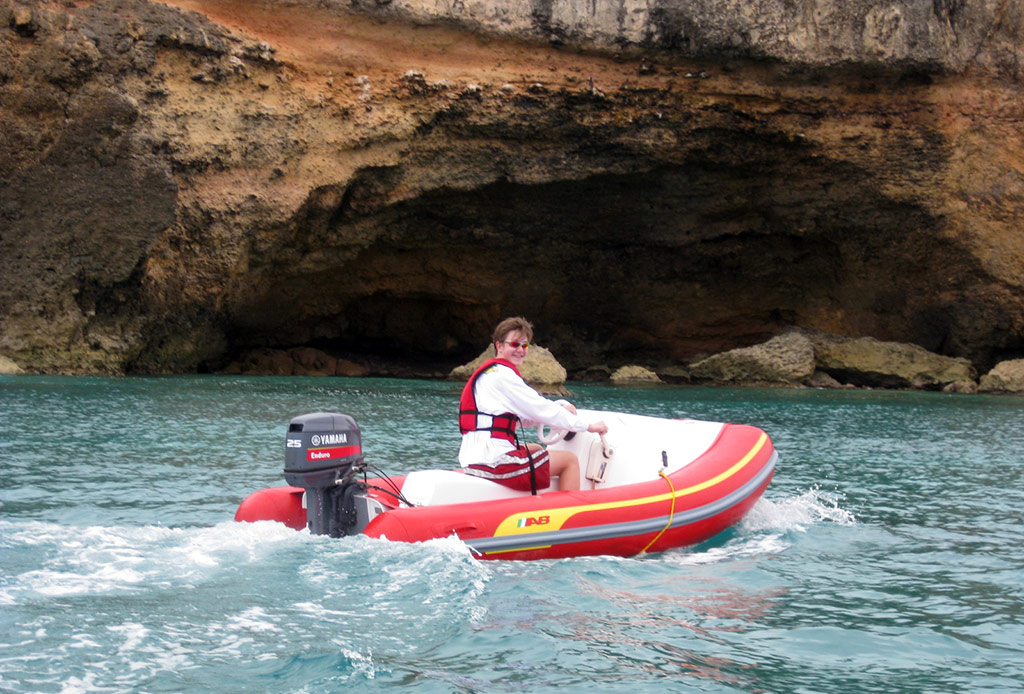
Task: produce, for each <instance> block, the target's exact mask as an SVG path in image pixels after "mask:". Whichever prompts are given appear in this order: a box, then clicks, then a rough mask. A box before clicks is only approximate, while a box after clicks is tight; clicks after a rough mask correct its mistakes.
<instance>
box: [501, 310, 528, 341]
mask: <svg viewBox="0 0 1024 694" xmlns="http://www.w3.org/2000/svg"><path fill="white" fill-rule="evenodd" d="M514 330H518V331H519V332H521V333H522V334H523V335H525V336H526V341H527V342H529V341H530V340H532V339H533V323H531V322H530V321H528V320H526V319H525V318H523V317H522V316H515V317H513V318H506V319H505V320H503V321H501V322H500V323H498V327H496V328H495V329H494V335H493V337H492V339H491V342H502V341H503V340H504V339H505V336H506V335H508V334H509V333H510V332H512V331H514Z"/></svg>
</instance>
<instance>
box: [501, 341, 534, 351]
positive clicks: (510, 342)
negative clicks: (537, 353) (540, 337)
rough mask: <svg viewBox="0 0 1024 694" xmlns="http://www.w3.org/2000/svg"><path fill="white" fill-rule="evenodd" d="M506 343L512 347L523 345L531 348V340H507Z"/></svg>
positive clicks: (516, 347)
mask: <svg viewBox="0 0 1024 694" xmlns="http://www.w3.org/2000/svg"><path fill="white" fill-rule="evenodd" d="M505 344H506V345H508V346H509V347H511V348H512V349H519V348H520V347H522V348H523V349H530V343H529V342H520V341H518V340H505Z"/></svg>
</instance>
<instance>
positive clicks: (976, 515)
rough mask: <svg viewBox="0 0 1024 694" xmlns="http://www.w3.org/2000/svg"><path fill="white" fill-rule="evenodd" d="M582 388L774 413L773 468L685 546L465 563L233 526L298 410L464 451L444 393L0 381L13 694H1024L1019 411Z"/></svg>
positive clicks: (842, 397)
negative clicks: (722, 527) (738, 508)
mask: <svg viewBox="0 0 1024 694" xmlns="http://www.w3.org/2000/svg"><path fill="white" fill-rule="evenodd" d="M573 390H574V392H575V395H574V397H573V400H574V402H576V403H577V404H578V405H580V406H583V407H587V408H595V409H612V410H620V411H628V412H638V413H641V414H651V415H657V416H666V417H695V418H699V419H713V420H725V421H733V422H743V423H751V424H756V425H758V426H761V427H762V428H763V429H765V430H766V431H767V432H768V433H769V434H770V435H771V436H772V438H773V440H774V442H775V445H776V447H777V448H778V450H779V452H780V456H781V458H780V463H779V467H778V470H777V473H776V477H775V480H774V481H773V483H772V485H771V486H770V487H769V489H768V492H767V493H766V495H765V498H764V499H762V500H761V501H760V502H759V503H758V505H757V506H756V507H755V508H754V510H753V512H752V513H751V514H750V516H748V518H747V519H746V521H745V522H744V523H743V524H742V525H741V526H739V527H737V528H735V529H733V530H731V531H729V532H727V533H725V534H724V535H722V536H719V537H718V538H715V539H714V540H712V541H710V542H708V543H706V544H704V545H702V546H699V547H696V548H689V549H685V550H676V551H672V552H668V553H664V554H660V555H650V556H646V557H644V558H641V559H618V558H608V557H588V558H582V559H569V560H559V561H544V562H478V561H476V560H474V559H472V558H471V557H470V555H469V552H468V551H467V550H466V549H465V548H464V547H463V546H462V545H461V544H460V543H458V542H457V541H454V540H441V541H436V542H431V543H426V544H421V545H403V544H398V543H388V542H386V541H381V540H370V539H368V538H364V537H357V538H345V539H341V540H331V539H328V538H322V537H311V536H309V535H308V534H307V533H296V532H293V531H291V530H287V529H285V528H283V527H282V526H279V525H276V524H272V523H257V524H236V523H233V522H232V521H231V518H232V515H233V514H234V511H235V508H236V506H237V505H238V502H239V501H240V500H241V499H242V498H243V497H244V496H245V495H246V494H247V493H248V492H250V491H253V490H256V489H259V488H262V487H267V486H275V485H278V484H281V483H282V479H281V476H280V468H281V465H282V462H283V451H284V430H285V427H286V425H287V422H288V420H289V419H290V418H291V417H293V416H295V415H297V414H302V413H304V412H312V411H316V410H324V409H326V410H335V411H340V412H345V413H348V414H351V415H352V416H354V417H355V418H356V420H357V421H358V422H359V424H360V426H361V428H362V430H363V438H364V448H365V453H366V456H367V458H368V459H369V460H370V461H372V462H374V463H376V464H378V465H380V466H381V467H383V468H384V469H386V470H387V471H388V472H394V473H401V472H407V471H410V470H414V469H419V468H425V467H432V466H437V465H444V466H448V465H454V456H455V451H456V448H457V445H458V432H457V430H456V429H455V422H454V414H453V413H454V411H455V408H456V404H457V389H456V387H455V386H453V385H452V384H445V383H430V382H419V381H400V380H379V379H315V378H309V379H304V378H281V379H275V378H222V377H174V378H122V379H105V378H64V377H0V470H2V473H3V475H2V479H0V504H2V505H0V691H3V692H64V693H72V692H200V691H201V692H333V691H343V690H344V691H347V690H349V689H350V688H353V687H355V688H356V691H380V690H391V689H394V688H397V687H402V688H403V689H408V690H409V691H415V692H431V693H433V692H444V693H447V692H555V691H558V692H592V693H599V692H631V693H632V692H638V691H669V692H780V693H781V692H786V693H789V692H1011V691H1013V692H1019V691H1022V690H1024V549H1022V548H1024V527H1022V517H1024V511H1022V508H1024V399H1022V398H1012V397H988V396H950V395H941V394H921V393H900V392H870V391H843V392H827V391H812V390H762V389H704V388H671V387H659V388H615V387H611V386H607V385H595V384H586V385H584V384H581V385H574V386H573Z"/></svg>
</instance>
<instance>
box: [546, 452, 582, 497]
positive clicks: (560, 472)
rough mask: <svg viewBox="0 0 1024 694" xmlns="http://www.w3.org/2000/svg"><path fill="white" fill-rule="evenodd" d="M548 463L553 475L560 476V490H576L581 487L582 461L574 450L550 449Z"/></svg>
mask: <svg viewBox="0 0 1024 694" xmlns="http://www.w3.org/2000/svg"><path fill="white" fill-rule="evenodd" d="M548 465H549V466H550V467H551V476H552V477H555V476H556V475H557V476H558V489H559V491H563V492H565V491H576V490H577V489H579V488H580V461H579V458H577V457H576V454H575V453H573V452H572V451H550V450H549V451H548Z"/></svg>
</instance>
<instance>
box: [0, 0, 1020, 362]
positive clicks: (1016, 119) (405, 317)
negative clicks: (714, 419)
mask: <svg viewBox="0 0 1024 694" xmlns="http://www.w3.org/2000/svg"><path fill="white" fill-rule="evenodd" d="M175 5H176V6H175ZM931 5H932V7H931V9H930V10H929V9H928V6H926V5H920V4H919V3H918V4H910V3H894V4H891V5H888V6H886V9H884V10H880V9H877V8H876V6H875V5H872V4H870V3H845V4H841V3H838V2H835V3H831V2H824V1H821V2H817V3H812V4H810V5H808V4H807V3H804V4H803V5H801V6H800V7H801V8H803V9H802V10H801V11H800V12H798V11H797V10H796V9H794V7H795V6H791V4H787V3H781V2H778V3H773V2H767V1H764V2H759V3H753V4H750V3H738V2H727V1H726V0H719V1H718V2H708V3H686V4H680V6H678V7H676V6H669V5H659V6H656V7H655V6H649V5H642V6H640V5H637V6H636V7H633V6H628V4H627V5H626V6H622V8H624V10H625V11H624V12H622V13H618V14H616V15H615V17H614V18H613V17H612V16H611V14H609V10H608V8H605V7H603V6H600V7H599V6H596V5H593V6H592V5H589V4H588V5H587V6H586V7H591V6H592V7H593V8H594V9H593V11H591V12H590V13H589V15H588V13H587V12H586V11H584V10H586V7H584V6H583V5H576V4H575V3H548V4H542V5H540V6H537V7H533V10H531V13H530V16H529V17H528V18H526V17H524V16H522V15H521V10H520V9H519V6H511V5H509V6H506V5H503V4H501V3H487V4H484V3H479V4H473V3H470V4H465V3H460V4H458V5H457V6H448V5H445V8H441V7H433V6H432V5H429V4H424V3H413V2H404V3H403V2H399V1H398V0H395V2H392V3H385V4H380V5H377V4H375V5H374V8H373V9H372V11H373V12H374V13H376V14H377V16H378V17H377V18H367V17H365V16H363V15H360V14H358V13H357V14H350V13H348V12H347V11H346V10H344V9H343V8H341V7H340V6H338V5H334V4H331V3H314V2H308V3H307V2H303V1H300V2H294V3H288V4H287V5H282V4H279V3H260V2H256V3H252V2H245V3H239V2H233V1H232V0H210V1H206V2H204V1H201V0H188V1H186V0H181V1H180V2H174V3H170V4H166V5H165V4H157V3H150V2H145V1H142V0H101V1H99V2H95V3H82V4H80V5H79V6H71V5H66V4H64V3H49V2H37V3H33V4H24V3H13V2H10V1H9V0H0V127H2V130H3V133H4V135H5V137H3V138H0V183H2V185H0V306H2V310H0V354H5V355H7V356H8V357H10V358H13V359H15V361H16V362H17V363H18V364H20V365H21V366H22V367H24V368H26V369H29V370H35V371H74V372H97V371H99V372H104V371H106V372H115V373H118V372H124V371H130V372H131V371H135V372H140V371H141V372H166V371H192V370H196V369H221V368H224V367H225V366H226V365H228V364H230V363H232V362H234V363H238V362H239V360H240V359H242V355H253V354H259V353H260V352H259V350H269V351H270V352H269V353H275V352H276V353H281V352H283V353H287V354H288V355H292V350H295V349H315V350H318V351H320V352H322V353H324V354H325V355H327V356H329V357H337V356H339V355H342V354H344V355H348V356H349V357H358V355H360V354H362V355H371V354H372V355H377V356H378V357H381V356H383V358H389V359H394V360H397V361H401V360H411V361H415V362H416V363H430V362H433V364H434V365H433V366H428V367H424V368H426V369H428V370H433V369H436V364H447V365H448V366H449V367H450V365H451V364H457V363H462V362H464V361H465V360H466V359H468V358H470V357H471V356H472V355H473V354H475V353H476V351H477V349H478V345H479V344H480V342H481V340H482V339H486V337H487V336H488V335H489V332H490V329H491V327H492V326H493V325H494V324H495V323H496V322H497V321H498V320H500V319H501V318H502V317H504V316H506V315H511V314H519V313H521V314H524V315H527V316H529V317H530V318H531V320H533V321H534V322H535V323H536V324H537V325H538V328H539V329H542V330H543V332H544V334H545V335H546V336H548V337H547V338H546V339H545V342H546V343H547V345H548V346H549V347H550V348H551V349H552V350H553V351H554V352H555V353H556V354H559V356H560V358H561V359H562V360H563V363H564V364H565V366H566V367H567V368H568V369H569V370H570V371H572V372H577V371H580V370H582V369H585V368H587V367H589V366H592V365H594V364H609V365H611V366H612V367H616V366H618V365H621V364H627V363H647V364H656V363H662V364H667V363H670V362H674V363H678V362H687V361H690V360H692V359H694V358H695V357H697V356H698V355H701V354H712V353H716V352H720V351H723V350H727V349H731V348H737V347H745V346H749V345H753V344H758V343H762V342H764V341H766V340H768V339H770V338H771V337H772V336H774V335H777V334H779V333H782V332H783V331H784V330H786V329H787V328H789V327H791V326H801V327H804V328H813V329H818V330H824V331H829V332H834V333H842V334H848V335H870V336H873V337H875V338H877V339H878V340H882V341H900V342H910V343H916V344H918V345H921V346H923V347H924V348H926V349H928V350H930V351H933V352H938V353H942V354H944V355H949V356H953V357H964V358H968V359H970V360H972V361H973V362H974V363H975V365H976V366H977V367H978V368H979V369H981V370H987V369H988V368H990V367H991V366H992V365H993V364H994V363H995V362H996V361H997V360H999V359H1003V358H1006V357H1011V356H1016V355H1017V354H1020V353H1021V352H1022V351H1024V287H1022V286H1021V285H1022V282H1024V279H1022V278H1024V237H1022V236H1021V235H1020V233H1019V229H1020V228H1024V214H1022V210H1024V176H1022V170H1024V163H1022V162H1024V128H1022V127H1021V123H1022V120H1024V105H1022V104H1024V100H1022V98H1021V96H1022V95H1021V79H1020V77H1021V71H1020V65H1021V59H1020V51H1021V46H1022V45H1024V40H1021V38H1022V37H1021V21H1022V20H1021V17H1020V13H1021V10H1020V8H1019V6H1018V5H1016V4H1013V3H997V2H994V1H993V2H979V3H972V4H971V6H970V7H967V5H966V4H965V3H949V2H935V3H932V4H931ZM531 7H532V6H531ZM538 7H539V8H540V9H537V8H538ZM446 8H447V9H446ZM363 9H364V11H366V12H369V11H370V9H371V8H363ZM801 12H803V14H801ZM452 13H456V14H458V15H459V16H453V14H452ZM865 13H866V14H865ZM381 16H383V17H391V19H390V20H389V21H388V22H385V23H381V22H380V21H379V17H381ZM428 16H429V17H446V18H452V19H456V20H458V21H460V22H462V23H464V24H465V25H467V26H473V27H476V28H477V29H481V28H488V29H500V30H503V31H504V30H507V31H508V33H510V34H512V35H514V36H517V37H523V36H527V37H534V38H536V37H542V38H544V39H545V40H547V41H552V40H553V41H554V44H552V43H542V44H538V43H523V42H522V41H520V40H519V39H517V40H511V39H504V38H500V37H493V36H492V37H490V38H488V39H487V40H483V39H481V38H479V36H477V35H473V34H469V33H463V32H462V31H461V30H459V29H455V28H451V27H450V26H444V27H436V26H433V27H432V26H425V25H423V24H422V23H419V24H403V23H402V22H401V20H402V19H403V18H408V17H415V18H420V19H422V18H423V17H428ZM504 24H507V26H504ZM983 29H984V31H983ZM567 42H568V43H576V44H579V45H584V44H586V45H589V46H592V47H594V46H596V47H607V46H610V45H612V44H615V45H617V46H618V47H619V49H620V50H621V54H620V56H619V57H618V58H613V57H611V56H609V55H607V54H602V53H600V52H580V51H578V50H575V49H572V50H570V49H568V48H567V47H564V46H562V44H565V43H567ZM765 58H770V59H771V62H765V60H764V59H765ZM968 67H969V68H970V69H969V70H968V69H967V68H968ZM264 354H266V353H264ZM289 358H290V359H291V360H292V363H295V359H294V357H292V356H290V357H289ZM357 361H358V359H357ZM281 368H283V367H281Z"/></svg>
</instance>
